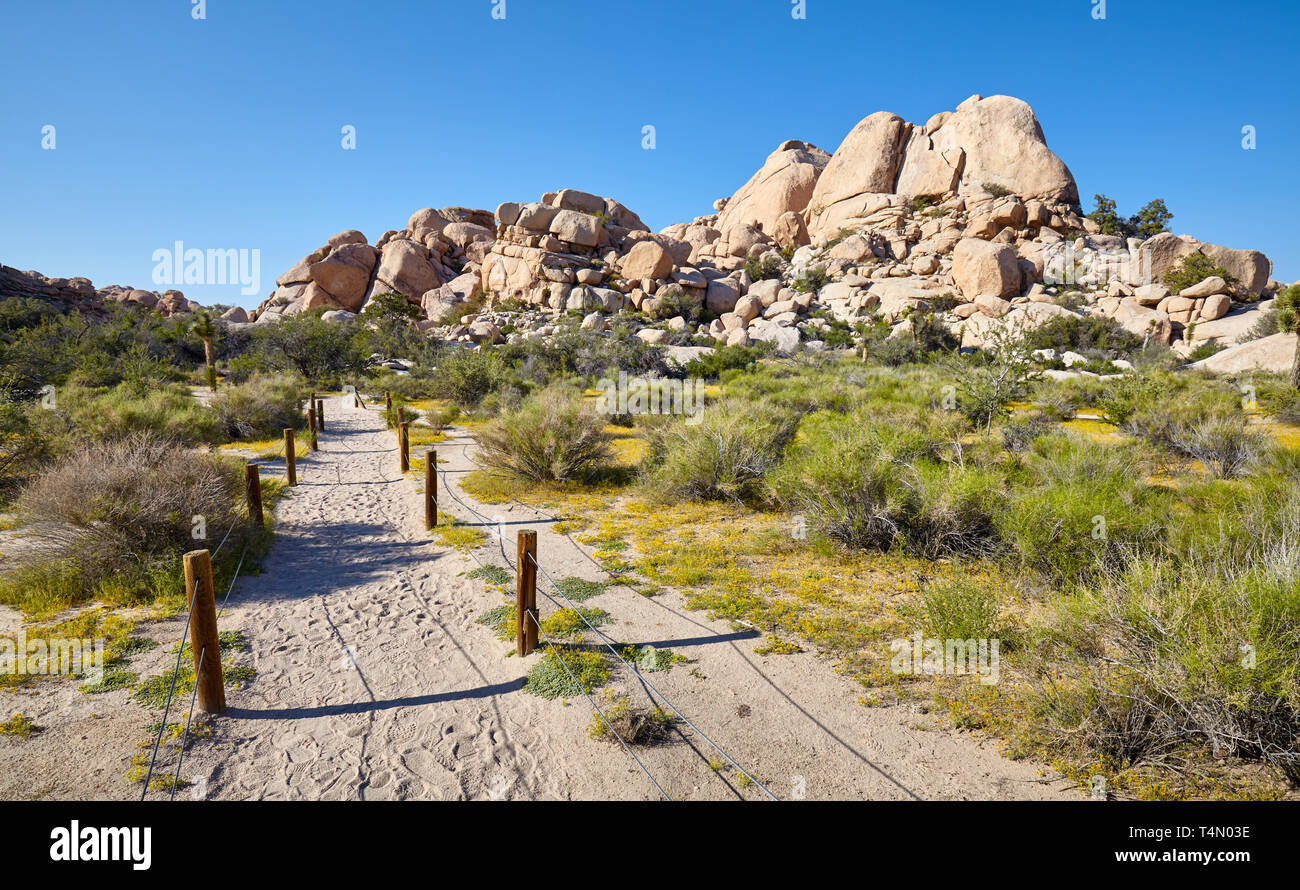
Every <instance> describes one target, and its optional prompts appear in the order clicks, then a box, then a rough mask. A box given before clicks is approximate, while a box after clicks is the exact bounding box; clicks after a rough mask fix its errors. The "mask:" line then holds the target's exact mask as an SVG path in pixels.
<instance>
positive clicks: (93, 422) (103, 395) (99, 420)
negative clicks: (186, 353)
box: [57, 384, 227, 445]
mask: <svg viewBox="0 0 1300 890" xmlns="http://www.w3.org/2000/svg"><path fill="white" fill-rule="evenodd" d="M57 398H58V402H57V404H58V409H57V410H61V411H66V412H67V415H68V417H69V418H70V420H71V422H72V425H73V427H74V428H75V436H76V438H78V439H82V440H92V441H103V440H107V439H118V438H123V437H125V436H129V435H131V434H133V433H151V434H154V435H156V436H160V437H162V438H166V439H172V440H175V441H178V442H183V443H185V444H187V445H199V444H210V443H217V442H225V441H227V434H226V430H225V428H224V427H223V426H222V424H221V421H220V420H219V419H218V417H217V415H216V413H215V412H214V411H213V410H212V409H211V408H209V407H207V406H205V405H203V404H202V403H200V402H198V401H197V400H196V399H195V398H194V396H193V395H191V394H190V391H189V389H188V387H186V386H183V385H180V384H171V385H167V386H159V387H156V388H155V389H153V390H150V391H149V392H147V393H145V394H144V395H137V394H136V392H135V389H134V388H133V387H131V386H130V385H128V384H118V385H117V386H116V387H114V388H113V389H111V390H107V391H105V390H95V389H88V388H84V387H76V386H69V387H67V388H66V389H64V390H62V391H60V392H59V393H58V396H57Z"/></svg>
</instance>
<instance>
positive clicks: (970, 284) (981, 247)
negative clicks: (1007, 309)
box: [952, 238, 1021, 300]
mask: <svg viewBox="0 0 1300 890" xmlns="http://www.w3.org/2000/svg"><path fill="white" fill-rule="evenodd" d="M952 277H953V280H954V281H955V282H956V283H957V287H958V289H959V290H960V291H961V293H962V296H964V297H966V298H967V299H972V300H973V299H974V298H975V297H976V296H978V295H980V294H992V295H993V296H995V297H1002V298H1004V299H1005V298H1009V297H1015V296H1019V295H1020V284H1021V272H1020V258H1019V257H1018V256H1017V255H1016V252H1015V250H1013V249H1012V248H1010V247H1008V246H1006V245H1005V244H995V243H993V242H991V241H983V240H980V239H978V238H963V239H962V240H961V241H959V242H958V243H957V247H956V248H955V249H954V250H953V253H952Z"/></svg>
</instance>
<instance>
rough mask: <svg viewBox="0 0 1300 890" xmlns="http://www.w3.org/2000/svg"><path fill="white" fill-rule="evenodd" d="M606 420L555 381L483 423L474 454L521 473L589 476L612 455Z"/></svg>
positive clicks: (549, 478)
mask: <svg viewBox="0 0 1300 890" xmlns="http://www.w3.org/2000/svg"><path fill="white" fill-rule="evenodd" d="M605 423H606V418H604V417H602V416H601V415H599V414H596V413H595V411H593V410H592V409H590V408H587V407H586V406H584V404H583V402H582V399H581V397H580V395H579V394H578V393H577V392H576V391H574V390H571V389H568V388H566V387H562V386H555V387H552V388H550V389H547V390H544V391H542V392H540V393H538V394H537V395H535V396H532V397H531V398H529V399H527V400H526V401H525V402H524V403H523V404H522V405H521V406H520V407H519V408H518V409H517V410H516V411H513V412H510V413H508V414H503V415H502V416H501V417H498V418H497V419H496V420H494V421H492V422H491V423H489V424H488V425H487V426H485V427H483V428H482V429H481V430H480V431H479V434H478V457H479V459H480V460H481V461H482V462H483V463H484V464H485V465H487V466H488V467H491V468H493V469H496V470H500V471H502V472H505V473H508V474H510V475H512V476H515V477H518V478H521V479H530V480H533V481H544V482H565V481H568V480H571V479H590V478H592V477H593V476H594V475H595V474H596V473H598V472H599V471H601V470H603V469H606V468H607V467H608V465H609V463H610V462H611V460H612V459H613V452H612V449H611V448H610V444H609V443H610V437H609V435H608V434H607V433H606V432H605Z"/></svg>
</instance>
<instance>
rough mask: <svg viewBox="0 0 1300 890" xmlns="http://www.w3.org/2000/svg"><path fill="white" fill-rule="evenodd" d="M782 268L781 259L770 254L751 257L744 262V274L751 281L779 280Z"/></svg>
mask: <svg viewBox="0 0 1300 890" xmlns="http://www.w3.org/2000/svg"><path fill="white" fill-rule="evenodd" d="M783 267H784V264H783V263H782V262H781V258H780V257H778V256H775V255H773V254H770V253H768V254H764V255H763V256H761V257H756V256H752V257H749V258H748V259H746V260H745V272H746V273H748V275H749V277H750V279H751V280H753V281H764V280H766V279H769V278H773V279H779V278H780V277H781V271H782V269H783Z"/></svg>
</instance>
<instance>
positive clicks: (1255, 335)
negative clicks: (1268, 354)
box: [1237, 308, 1279, 343]
mask: <svg viewBox="0 0 1300 890" xmlns="http://www.w3.org/2000/svg"><path fill="white" fill-rule="evenodd" d="M1278 330H1279V329H1278V321H1277V309H1276V308H1270V309H1265V310H1264V311H1263V312H1262V313H1261V314H1260V316H1259V318H1257V319H1255V323H1254V324H1252V325H1251V326H1250V327H1248V328H1247V329H1246V331H1245V333H1243V334H1242V335H1241V336H1240V337H1238V338H1237V342H1239V343H1245V342H1246V341H1248V340H1258V339H1260V338H1261V337H1270V336H1272V335H1273V334H1276V333H1277V332H1278Z"/></svg>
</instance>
